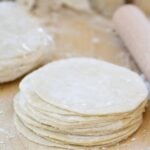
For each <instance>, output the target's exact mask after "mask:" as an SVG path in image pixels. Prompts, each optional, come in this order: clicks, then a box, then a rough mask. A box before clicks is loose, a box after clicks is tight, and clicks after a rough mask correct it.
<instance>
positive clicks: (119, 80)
mask: <svg viewBox="0 0 150 150" xmlns="http://www.w3.org/2000/svg"><path fill="white" fill-rule="evenodd" d="M147 95H148V91H147V88H146V86H145V84H144V82H143V81H142V79H141V78H140V77H139V76H138V74H136V73H134V72H132V71H130V70H128V69H125V68H122V67H119V66H116V65H113V64H110V63H107V62H104V61H100V60H96V59H92V58H70V59H64V60H59V61H55V62H52V63H50V64H48V65H46V66H44V67H42V68H41V69H39V70H37V71H35V72H33V73H31V74H30V75H28V76H27V77H25V78H24V79H23V80H22V82H21V83H20V92H19V93H18V94H17V95H16V97H15V102H14V108H15V112H16V117H15V123H16V127H17V129H18V130H19V131H20V132H21V133H22V134H23V135H24V136H25V137H27V138H28V139H30V140H32V141H34V142H36V143H40V144H43V145H47V146H50V147H53V148H54V147H55V149H57V148H58V149H59V148H62V149H71V150H77V149H78V150H83V149H91V150H92V149H94V150H95V149H99V148H100V147H102V146H107V145H112V144H115V143H117V142H119V141H121V140H123V139H126V138H127V137H129V136H130V135H131V134H132V133H134V132H135V131H136V130H137V129H138V128H139V127H140V125H141V123H142V118H143V117H142V114H143V112H144V110H145V106H146V103H147Z"/></svg>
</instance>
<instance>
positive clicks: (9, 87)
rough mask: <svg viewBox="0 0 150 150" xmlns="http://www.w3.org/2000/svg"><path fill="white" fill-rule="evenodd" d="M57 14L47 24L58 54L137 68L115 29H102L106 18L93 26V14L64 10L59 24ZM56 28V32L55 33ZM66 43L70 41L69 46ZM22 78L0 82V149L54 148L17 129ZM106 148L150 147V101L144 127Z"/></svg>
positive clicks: (140, 149) (134, 149)
mask: <svg viewBox="0 0 150 150" xmlns="http://www.w3.org/2000/svg"><path fill="white" fill-rule="evenodd" d="M73 15H74V14H73ZM54 16H56V14H54ZM54 16H51V17H52V18H53V19H51V20H53V21H51V22H46V24H47V28H48V31H49V32H50V33H51V34H53V36H54V39H55V42H56V43H57V47H56V52H55V58H57V59H58V58H60V57H70V56H92V57H96V58H101V59H104V60H107V61H110V62H112V63H115V64H119V65H123V66H126V67H129V68H131V69H134V70H137V68H136V67H135V64H134V62H133V61H132V60H131V58H130V56H129V54H128V53H127V52H126V50H125V48H124V46H123V45H122V43H121V42H120V41H119V39H118V38H117V37H116V35H115V34H114V33H113V32H112V31H111V32H110V33H108V31H107V30H104V29H103V28H104V27H105V29H106V28H107V25H105V23H104V22H103V21H100V22H99V21H98V22H96V26H95V24H94V27H93V18H94V17H92V19H91V18H90V16H88V17H87V16H84V15H83V16H82V15H80V17H77V16H76V15H74V16H73V17H72V16H70V14H69V15H68V13H67V15H66V14H65V13H64V12H62V13H61V15H59V16H58V15H57V19H58V20H59V21H61V20H62V22H61V25H60V23H59V22H58V21H57V19H56V18H55V17H54ZM54 18H55V19H54ZM96 19H97V18H96ZM89 20H91V21H92V23H91V22H89ZM106 24H108V23H106ZM50 25H51V26H50ZM54 27H55V30H54ZM98 27H99V28H98ZM108 28H111V27H108ZM52 29H53V30H52ZM56 29H57V30H56ZM58 29H59V30H58ZM60 29H61V30H60ZM54 31H57V32H55V33H54ZM58 31H59V32H58ZM61 31H65V32H61ZM67 31H69V32H67ZM105 31H107V32H105ZM76 33H78V34H76ZM93 37H96V39H99V40H95V41H94V43H95V44H93V41H91V39H92V38H93ZM67 44H68V45H69V47H68V49H67V46H68V45H67ZM133 64H134V65H133ZM19 81H20V80H18V81H15V82H12V83H7V84H3V85H0V150H51V148H49V147H44V146H41V145H38V144H35V143H33V142H31V141H29V140H27V139H26V138H24V137H23V136H22V135H21V134H20V133H18V132H17V130H16V129H15V126H14V122H13V113H14V110H13V97H14V95H15V94H16V93H17V92H18V84H19ZM103 149H106V150H150V104H149V105H148V108H147V109H146V112H145V114H144V121H143V124H142V126H141V128H140V129H139V130H138V131H137V132H136V133H135V134H134V135H132V136H131V137H130V138H128V139H127V140H126V141H123V142H121V143H119V144H117V145H115V146H113V147H109V148H103ZM52 150H53V149H52Z"/></svg>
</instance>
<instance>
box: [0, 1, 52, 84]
mask: <svg viewBox="0 0 150 150" xmlns="http://www.w3.org/2000/svg"><path fill="white" fill-rule="evenodd" d="M6 18H7V19H6ZM0 20H3V21H1V22H0V45H1V46H0V74H1V75H0V83H2V82H8V81H12V80H14V79H16V78H18V77H20V76H22V75H24V74H26V73H27V72H29V71H31V70H33V69H34V68H36V67H38V66H39V65H41V64H42V63H43V62H44V59H46V57H47V53H49V52H51V50H48V47H50V48H49V49H51V46H50V45H51V44H52V37H51V36H49V35H48V34H47V33H46V32H45V31H44V30H43V29H42V28H41V27H40V25H39V24H38V21H37V20H36V19H35V18H34V17H32V16H31V15H30V14H28V13H27V12H25V11H24V10H23V9H22V8H21V7H20V6H19V5H18V4H17V3H15V2H1V3H0ZM10 72H11V73H10Z"/></svg>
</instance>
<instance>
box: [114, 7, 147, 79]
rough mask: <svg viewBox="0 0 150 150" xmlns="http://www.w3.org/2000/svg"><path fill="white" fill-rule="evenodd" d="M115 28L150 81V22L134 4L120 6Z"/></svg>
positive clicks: (115, 19) (116, 15) (116, 13)
mask: <svg viewBox="0 0 150 150" xmlns="http://www.w3.org/2000/svg"><path fill="white" fill-rule="evenodd" d="M113 22H114V23H115V28H116V31H117V32H118V34H119V35H120V37H121V38H122V40H123V41H124V43H125V45H126V47H127V48H128V50H129V51H130V53H131V55H132V57H133V58H134V60H135V61H136V63H137V65H138V66H139V68H140V69H141V71H142V72H143V74H144V75H145V77H146V78H147V79H148V80H149V81H150V23H149V20H148V19H147V18H146V16H145V15H144V13H143V12H142V11H141V10H140V9H138V8H137V7H136V6H134V5H125V6H122V7H120V8H119V9H118V10H117V11H116V12H115V14H114V16H113Z"/></svg>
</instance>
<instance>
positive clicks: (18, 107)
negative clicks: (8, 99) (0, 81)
mask: <svg viewBox="0 0 150 150" xmlns="http://www.w3.org/2000/svg"><path fill="white" fill-rule="evenodd" d="M21 103H22V101H21V99H19V100H15V103H14V105H15V112H16V113H17V115H18V116H19V117H20V118H21V120H22V121H23V122H27V123H28V124H31V125H33V126H36V127H39V128H44V129H47V130H50V131H55V132H58V130H59V131H60V132H67V133H70V134H88V135H90V134H92V133H94V134H95V133H96V132H98V133H97V134H98V135H100V134H108V133H111V132H115V131H118V130H121V129H123V128H125V127H128V126H129V125H131V124H133V123H134V122H135V121H136V120H139V119H140V120H141V119H142V118H141V117H142V116H141V114H142V112H139V113H137V114H136V116H134V115H133V116H132V117H130V118H124V119H122V120H118V121H115V122H110V123H105V124H100V125H101V126H96V125H94V124H93V126H92V127H90V128H86V127H85V128H79V129H78V128H71V129H70V130H69V128H66V129H65V128H62V129H61V127H62V126H59V123H58V124H55V125H54V126H53V127H52V126H48V125H46V124H45V125H44V124H43V122H41V121H40V122H39V120H41V119H37V120H36V118H34V117H35V116H36V115H35V116H34V114H35V113H33V112H31V111H29V110H26V108H25V105H24V104H23V105H22V104H21ZM31 114H33V115H31ZM140 116H141V117H140ZM36 117H37V116H36ZM59 122H60V121H59ZM50 125H51V124H50Z"/></svg>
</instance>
